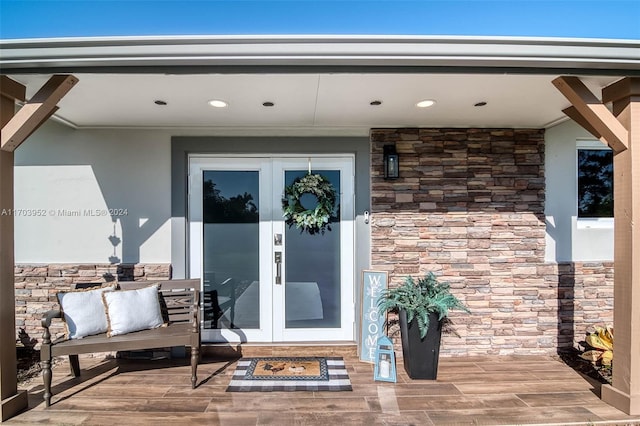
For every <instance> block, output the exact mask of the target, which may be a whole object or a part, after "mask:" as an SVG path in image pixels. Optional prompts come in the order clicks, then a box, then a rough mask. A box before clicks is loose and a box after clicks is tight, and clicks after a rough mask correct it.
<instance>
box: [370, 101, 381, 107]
mask: <svg viewBox="0 0 640 426" xmlns="http://www.w3.org/2000/svg"><path fill="white" fill-rule="evenodd" d="M369 105H372V106H378V105H382V101H371V102H369Z"/></svg>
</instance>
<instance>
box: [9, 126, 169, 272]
mask: <svg viewBox="0 0 640 426" xmlns="http://www.w3.org/2000/svg"><path fill="white" fill-rule="evenodd" d="M15 164H16V167H15V208H16V217H15V236H16V237H15V241H16V242H15V253H16V255H15V258H16V263H19V264H22V263H25V264H32V263H45V264H46V263H68V262H73V263H76V264H77V263H120V262H124V263H169V262H170V252H171V250H170V249H171V247H170V244H171V243H170V237H171V235H170V232H171V229H170V220H169V219H170V216H171V199H170V196H169V195H168V194H170V193H171V189H170V184H171V161H170V135H169V134H165V133H164V132H157V131H143V130H139V131H133V130H73V129H70V128H68V127H65V126H62V125H59V124H57V123H53V122H49V123H47V125H46V126H45V127H44V128H43V129H40V130H39V131H38V132H36V133H35V134H34V135H33V136H32V137H31V138H29V140H28V141H27V142H26V143H24V144H22V145H21V146H20V147H19V148H18V149H17V150H16V155H15Z"/></svg>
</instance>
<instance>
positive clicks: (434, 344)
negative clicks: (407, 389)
mask: <svg viewBox="0 0 640 426" xmlns="http://www.w3.org/2000/svg"><path fill="white" fill-rule="evenodd" d="M450 289H451V287H450V285H449V283H446V282H440V281H438V279H437V278H436V276H435V275H434V274H433V273H432V272H429V273H428V274H427V275H426V276H425V277H424V278H419V279H418V282H417V283H416V282H415V281H414V279H413V278H412V277H407V278H406V279H405V281H404V283H403V284H402V285H400V286H399V287H395V288H391V289H388V290H385V291H384V292H383V293H382V295H381V296H380V298H379V300H378V306H379V309H380V312H381V314H384V313H385V311H394V312H398V314H399V319H400V335H401V339H402V355H403V360H404V369H405V370H406V371H407V374H408V375H409V377H411V378H412V379H431V380H434V379H435V378H436V376H437V374H438V356H439V353H440V338H441V336H442V324H443V322H444V321H445V320H446V319H447V317H448V316H449V311H450V310H453V309H458V310H462V311H465V312H469V309H467V307H466V306H464V304H463V303H462V302H461V301H460V300H459V299H458V298H457V297H456V296H454V295H453V294H452V293H451V290H450Z"/></svg>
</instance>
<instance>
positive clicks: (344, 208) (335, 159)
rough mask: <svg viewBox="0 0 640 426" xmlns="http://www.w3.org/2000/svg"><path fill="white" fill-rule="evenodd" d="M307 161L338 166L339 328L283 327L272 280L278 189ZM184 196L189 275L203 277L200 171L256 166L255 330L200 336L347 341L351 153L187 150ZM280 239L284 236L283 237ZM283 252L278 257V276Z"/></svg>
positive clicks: (350, 331) (279, 228)
mask: <svg viewBox="0 0 640 426" xmlns="http://www.w3.org/2000/svg"><path fill="white" fill-rule="evenodd" d="M309 162H312V166H313V168H314V169H332V170H340V180H341V182H340V189H341V197H340V199H341V206H340V212H341V218H340V227H341V234H340V235H341V244H340V247H341V248H340V250H341V259H340V265H341V269H340V280H341V327H340V328H339V329H337V328H301V329H286V328H285V318H284V317H285V315H284V311H285V285H275V284H274V282H275V274H276V268H275V264H274V253H275V251H276V250H283V247H286V246H285V245H283V246H282V247H279V248H276V246H275V245H274V244H273V237H274V234H276V233H279V234H282V235H283V238H284V235H285V224H284V221H283V220H282V210H281V198H282V193H281V192H282V191H281V190H274V188H284V171H285V170H286V169H293V170H300V169H307V164H308V163H309ZM188 169H189V178H188V185H189V191H188V192H189V196H188V203H189V204H188V239H189V241H188V244H187V247H188V250H189V253H188V258H189V262H188V265H189V272H188V274H189V277H190V278H200V279H202V277H203V276H204V273H203V272H204V271H203V270H202V268H203V264H204V262H203V255H204V253H203V219H202V181H203V179H202V177H203V172H204V171H205V170H256V171H258V172H259V173H260V189H259V191H260V225H259V233H260V237H259V238H260V282H261V283H268V284H265V285H261V290H260V329H255V330H249V329H248V330H244V329H241V330H239V329H203V330H202V338H203V341H217V342H247V341H248V342H303V341H353V340H354V338H355V334H354V329H355V327H354V321H355V304H354V294H355V287H354V283H355V282H356V279H355V271H354V265H355V263H354V262H355V259H354V250H355V244H354V232H355V227H354V221H355V205H354V204H355V201H354V198H355V197H354V169H355V157H354V155H318V154H315V155H311V156H309V155H304V154H300V155H278V156H277V157H275V156H272V155H269V154H264V155H190V156H189V166H188ZM283 244H286V241H283ZM285 262H286V256H283V264H282V275H283V276H282V279H283V282H286V277H285V276H284V271H285V270H286V268H285V265H286V264H285Z"/></svg>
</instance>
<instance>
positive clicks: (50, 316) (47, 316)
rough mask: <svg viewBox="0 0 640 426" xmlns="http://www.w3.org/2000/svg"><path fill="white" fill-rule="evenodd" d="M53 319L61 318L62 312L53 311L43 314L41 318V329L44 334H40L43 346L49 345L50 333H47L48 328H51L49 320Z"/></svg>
mask: <svg viewBox="0 0 640 426" xmlns="http://www.w3.org/2000/svg"><path fill="white" fill-rule="evenodd" d="M54 318H62V311H60V310H59V309H54V310H52V311H49V312H47V313H45V314H44V317H42V328H44V333H42V343H43V344H45V345H49V344H51V333H50V332H49V327H50V326H51V320H53V319H54Z"/></svg>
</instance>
